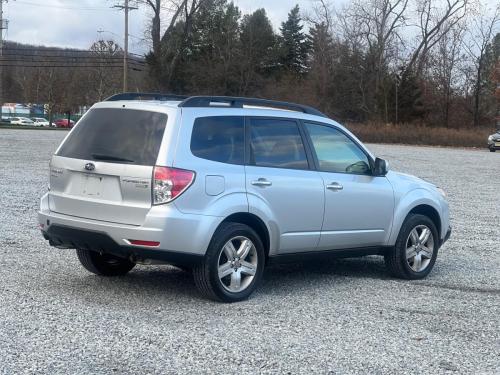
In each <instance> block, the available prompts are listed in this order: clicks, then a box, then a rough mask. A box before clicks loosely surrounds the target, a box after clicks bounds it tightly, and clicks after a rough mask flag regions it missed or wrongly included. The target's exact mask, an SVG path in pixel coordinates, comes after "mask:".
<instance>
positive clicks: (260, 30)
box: [240, 9, 277, 95]
mask: <svg viewBox="0 0 500 375" xmlns="http://www.w3.org/2000/svg"><path fill="white" fill-rule="evenodd" d="M240 41H241V43H240V44H241V60H240V68H241V79H240V85H241V86H240V94H241V95H247V94H248V93H250V92H255V91H259V90H260V89H261V88H262V87H263V86H264V84H265V80H266V79H267V78H268V77H269V76H270V75H271V74H272V72H273V71H274V70H275V68H276V66H277V63H276V48H275V47H276V35H275V34H274V31H273V27H272V25H271V21H270V20H269V18H267V15H266V11H265V10H264V9H258V10H256V11H255V12H254V13H252V14H249V15H245V16H244V17H243V20H242V22H241V35H240Z"/></svg>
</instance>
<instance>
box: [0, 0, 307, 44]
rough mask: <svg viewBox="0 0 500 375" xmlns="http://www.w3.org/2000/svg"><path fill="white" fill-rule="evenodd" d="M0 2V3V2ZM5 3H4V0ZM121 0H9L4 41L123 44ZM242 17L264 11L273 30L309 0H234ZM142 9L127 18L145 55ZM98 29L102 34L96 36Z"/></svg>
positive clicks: (132, 41)
mask: <svg viewBox="0 0 500 375" xmlns="http://www.w3.org/2000/svg"><path fill="white" fill-rule="evenodd" d="M0 1H1V0H0ZM4 1H5V0H4ZM120 3H122V4H123V0H116V1H114V0H9V1H8V2H7V3H4V4H3V10H4V18H6V19H8V20H9V28H8V30H7V31H6V32H4V38H5V39H7V40H12V41H16V42H20V43H29V44H36V45H46V46H61V47H77V48H84V49H87V48H89V47H90V45H91V44H92V43H93V42H94V41H95V40H97V39H100V38H103V39H113V40H116V41H117V42H118V43H119V44H120V45H123V33H124V31H123V23H124V17H123V12H121V11H119V10H116V9H113V8H112V6H113V5H114V4H120ZM234 3H235V4H236V5H237V6H238V7H239V8H240V9H241V11H242V13H243V14H246V13H251V12H253V11H254V10H256V9H259V8H265V9H266V11H267V13H268V16H269V18H270V19H271V21H272V22H273V24H274V27H275V28H276V29H278V28H279V25H280V24H281V22H282V21H284V20H285V19H286V17H287V13H288V12H289V11H290V9H291V8H292V7H293V6H294V5H295V4H299V6H300V7H301V8H302V9H307V8H309V7H310V5H311V0H293V1H289V0H272V1H270V0H235V1H234ZM148 19H149V17H148V12H147V10H146V9H139V10H134V11H132V13H131V15H130V21H129V27H130V31H129V32H130V34H131V37H130V42H129V43H130V47H129V48H130V51H131V52H136V53H144V52H147V50H148V46H147V44H146V43H145V42H144V41H143V40H141V39H142V38H144V26H145V24H146V23H147V22H148ZM98 30H102V31H103V32H101V33H98Z"/></svg>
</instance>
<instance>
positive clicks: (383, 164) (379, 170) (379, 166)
mask: <svg viewBox="0 0 500 375" xmlns="http://www.w3.org/2000/svg"><path fill="white" fill-rule="evenodd" d="M388 171H389V163H388V162H387V161H385V160H384V159H380V158H376V159H375V165H374V166H373V175H374V176H385V175H386V174H387V172H388Z"/></svg>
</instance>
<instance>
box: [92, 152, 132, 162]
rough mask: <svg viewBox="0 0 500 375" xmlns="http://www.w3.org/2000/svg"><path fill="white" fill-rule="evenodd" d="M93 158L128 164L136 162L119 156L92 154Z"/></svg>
mask: <svg viewBox="0 0 500 375" xmlns="http://www.w3.org/2000/svg"><path fill="white" fill-rule="evenodd" d="M92 157H93V158H94V159H96V160H109V161H123V162H126V163H133V162H134V160H130V159H126V158H121V157H119V156H113V155H105V154H92Z"/></svg>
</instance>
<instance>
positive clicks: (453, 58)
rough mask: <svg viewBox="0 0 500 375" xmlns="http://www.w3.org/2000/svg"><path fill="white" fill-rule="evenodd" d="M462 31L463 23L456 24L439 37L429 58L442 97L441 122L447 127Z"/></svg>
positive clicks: (460, 54)
mask: <svg viewBox="0 0 500 375" xmlns="http://www.w3.org/2000/svg"><path fill="white" fill-rule="evenodd" d="M464 33H465V25H464V24H463V23H458V24H456V26H455V27H453V28H452V29H450V31H449V32H448V33H447V34H446V35H444V36H443V37H442V38H440V40H439V43H438V44H437V49H436V52H435V53H434V54H433V56H432V59H431V67H430V69H431V70H432V76H433V77H434V79H435V80H436V82H437V85H436V87H437V88H438V89H439V91H440V94H441V98H442V99H441V100H440V101H439V109H438V111H440V112H441V113H442V122H443V123H444V126H445V127H448V126H449V122H450V105H451V100H452V94H453V90H454V89H455V87H456V86H458V84H459V83H460V82H455V81H456V80H457V81H458V79H459V78H458V74H459V71H458V65H459V63H460V62H461V60H462V52H463V49H462V45H463V37H464ZM462 81H463V79H462Z"/></svg>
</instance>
